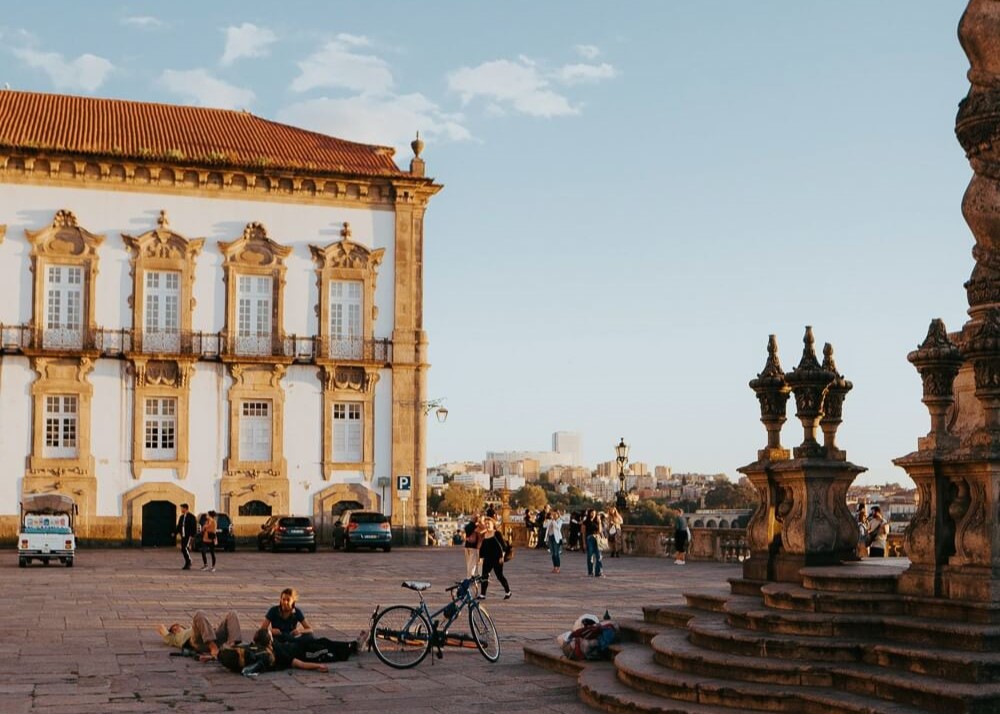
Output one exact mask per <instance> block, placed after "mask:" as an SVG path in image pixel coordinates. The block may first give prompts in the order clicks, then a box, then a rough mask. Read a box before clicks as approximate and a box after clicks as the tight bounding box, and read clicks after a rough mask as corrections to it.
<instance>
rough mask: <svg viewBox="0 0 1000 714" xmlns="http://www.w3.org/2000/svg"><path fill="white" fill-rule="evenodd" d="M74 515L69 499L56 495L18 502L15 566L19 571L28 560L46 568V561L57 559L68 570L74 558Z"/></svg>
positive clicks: (43, 495) (30, 498)
mask: <svg viewBox="0 0 1000 714" xmlns="http://www.w3.org/2000/svg"><path fill="white" fill-rule="evenodd" d="M75 515H76V504H75V503H74V502H73V499H72V498H70V497H69V496H63V495H62V494H59V493H41V494H32V495H30V496H25V497H24V500H22V501H21V532H20V534H19V535H18V537H17V564H18V565H19V566H20V567H22V568H23V567H25V566H26V565H27V564H28V563H30V562H31V561H32V560H40V561H42V562H43V563H45V564H46V565H48V564H49V561H50V560H53V559H58V560H59V562H60V563H65V564H66V567H67V568H72V567H73V559H74V557H75V555H76V537H75V536H74V535H73V517H74V516H75Z"/></svg>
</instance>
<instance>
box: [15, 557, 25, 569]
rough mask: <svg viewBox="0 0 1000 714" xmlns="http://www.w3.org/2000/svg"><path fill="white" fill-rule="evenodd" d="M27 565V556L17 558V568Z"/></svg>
mask: <svg viewBox="0 0 1000 714" xmlns="http://www.w3.org/2000/svg"><path fill="white" fill-rule="evenodd" d="M27 566H28V559H27V558H18V559H17V567H19V568H25V567H27Z"/></svg>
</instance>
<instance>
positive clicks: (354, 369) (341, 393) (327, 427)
mask: <svg viewBox="0 0 1000 714" xmlns="http://www.w3.org/2000/svg"><path fill="white" fill-rule="evenodd" d="M319 378H320V380H321V381H322V382H323V478H324V479H325V480H327V481H329V480H330V479H332V478H333V474H334V473H335V472H338V471H361V472H362V473H363V474H364V477H365V481H366V482H368V483H370V482H371V480H372V475H373V474H374V473H375V385H376V384H377V383H378V380H379V373H378V370H376V369H367V368H365V367H359V366H347V365H335V364H325V365H323V366H322V367H321V369H320V373H319ZM335 402H358V403H360V404H361V460H360V461H337V460H336V457H337V455H336V453H334V449H333V405H334V403H335Z"/></svg>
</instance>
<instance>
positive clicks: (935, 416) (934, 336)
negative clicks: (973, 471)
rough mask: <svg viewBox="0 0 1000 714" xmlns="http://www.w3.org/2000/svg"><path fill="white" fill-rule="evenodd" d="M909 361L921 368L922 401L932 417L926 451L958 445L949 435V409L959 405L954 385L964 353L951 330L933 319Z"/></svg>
mask: <svg viewBox="0 0 1000 714" xmlns="http://www.w3.org/2000/svg"><path fill="white" fill-rule="evenodd" d="M906 359H907V360H909V361H910V363H911V364H912V365H913V366H914V367H916V368H917V372H918V373H919V374H920V380H921V381H922V382H923V387H924V396H923V399H921V401H922V402H923V403H924V404H925V405H926V406H927V411H928V412H930V415H931V430H930V431H929V432H928V433H927V437H926V438H925V439H923V440H921V442H920V448H922V449H938V448H945V447H954V446H957V439H953V438H951V437H949V434H948V421H947V415H948V410H950V409H951V408H952V406H953V405H954V404H955V393H954V384H955V377H956V375H958V370H959V368H960V367H961V366H962V354H961V352H959V349H958V347H957V346H956V345H955V343H954V342H952V341H951V339H950V338H949V337H948V330H947V328H946V327H945V325H944V322H943V321H942V320H940V319H934V320H931V324H930V327H928V328H927V337H925V338H924V341H923V342H922V343H921V344H920V346H919V347H918V348H917V349H915V350H914V351H913V352H910V353H909V354H908V355H906Z"/></svg>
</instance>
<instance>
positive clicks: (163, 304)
mask: <svg viewBox="0 0 1000 714" xmlns="http://www.w3.org/2000/svg"><path fill="white" fill-rule="evenodd" d="M145 289H146V309H145V320H146V324H145V329H144V331H143V336H142V350H143V352H178V351H179V350H180V313H179V306H180V300H181V274H180V273H178V272H174V271H166V270H147V271H146V285H145Z"/></svg>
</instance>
